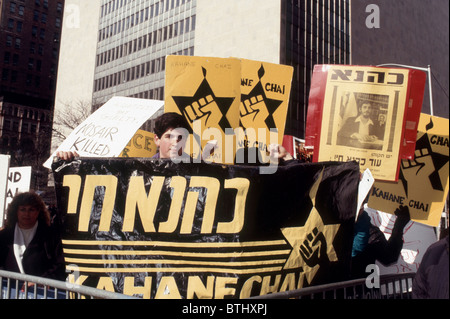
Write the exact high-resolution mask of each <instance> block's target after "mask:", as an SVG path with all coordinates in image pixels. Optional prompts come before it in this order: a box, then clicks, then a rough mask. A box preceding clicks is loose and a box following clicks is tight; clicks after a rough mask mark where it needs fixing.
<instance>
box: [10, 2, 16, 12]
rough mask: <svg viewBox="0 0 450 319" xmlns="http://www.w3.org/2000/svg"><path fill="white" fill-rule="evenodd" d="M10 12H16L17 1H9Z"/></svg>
mask: <svg viewBox="0 0 450 319" xmlns="http://www.w3.org/2000/svg"><path fill="white" fill-rule="evenodd" d="M9 12H10V13H15V12H16V3H15V2H10V3H9Z"/></svg>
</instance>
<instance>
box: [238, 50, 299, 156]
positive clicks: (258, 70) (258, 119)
mask: <svg viewBox="0 0 450 319" xmlns="http://www.w3.org/2000/svg"><path fill="white" fill-rule="evenodd" d="M241 63H242V64H241V105H240V108H239V124H240V126H241V127H242V128H243V129H244V130H245V133H247V134H242V135H241V136H239V140H238V147H239V148H242V147H244V146H247V147H249V148H252V147H256V148H258V150H259V153H260V156H261V159H262V161H263V162H265V163H266V162H268V154H269V152H268V145H270V144H280V145H281V144H282V143H283V136H284V128H285V125H286V115H287V109H288V105H289V96H290V93H291V82H292V75H293V72H294V69H293V67H292V66H288V65H279V64H273V63H267V62H259V61H252V60H246V59H241ZM271 130H272V132H271ZM244 143H245V144H244Z"/></svg>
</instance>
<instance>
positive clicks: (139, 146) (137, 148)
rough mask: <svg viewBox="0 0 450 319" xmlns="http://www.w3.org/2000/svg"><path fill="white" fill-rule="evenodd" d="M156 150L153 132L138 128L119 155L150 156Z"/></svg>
mask: <svg viewBox="0 0 450 319" xmlns="http://www.w3.org/2000/svg"><path fill="white" fill-rule="evenodd" d="M157 150H158V147H157V146H156V144H155V133H152V132H147V131H144V130H138V131H137V132H136V133H135V134H134V135H133V137H132V138H131V140H130V141H129V142H128V144H127V146H126V147H125V148H124V149H123V151H122V153H120V155H119V157H152V156H153V155H155V154H156V152H157Z"/></svg>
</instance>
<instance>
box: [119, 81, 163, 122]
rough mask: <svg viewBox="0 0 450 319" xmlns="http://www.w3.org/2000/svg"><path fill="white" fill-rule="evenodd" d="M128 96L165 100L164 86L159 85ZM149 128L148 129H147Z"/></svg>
mask: <svg viewBox="0 0 450 319" xmlns="http://www.w3.org/2000/svg"><path fill="white" fill-rule="evenodd" d="M128 97H134V98H138V99H150V100H161V101H163V100H164V87H163V86H162V87H159V88H155V89H151V90H148V91H145V92H140V93H136V94H132V95H130V96H128ZM147 130H148V129H147Z"/></svg>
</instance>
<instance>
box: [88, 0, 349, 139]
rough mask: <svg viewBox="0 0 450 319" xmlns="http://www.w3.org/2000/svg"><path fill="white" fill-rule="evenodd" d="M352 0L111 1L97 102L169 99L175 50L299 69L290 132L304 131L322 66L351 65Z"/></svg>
mask: <svg viewBox="0 0 450 319" xmlns="http://www.w3.org/2000/svg"><path fill="white" fill-rule="evenodd" d="M349 7H350V5H349V1H347V0H314V1H301V0H292V1H285V0H282V1H274V0H247V1H237V0H231V1H219V0H159V1H155V0H135V1H129V0H128V1H127V0H103V1H102V4H101V10H100V12H101V13H100V22H99V32H98V45H97V55H96V65H95V80H94V93H93V103H94V104H95V105H101V104H103V103H104V102H106V101H107V100H108V99H109V98H110V97H111V96H114V95H123V96H132V97H139V98H149V99H164V71H165V57H166V56H167V55H197V56H215V57H238V58H246V59H253V60H259V61H266V62H272V63H281V64H288V65H292V66H294V69H295V72H294V77H293V84H292V93H291V102H290V103H291V104H290V107H289V114H288V116H287V123H286V131H285V133H286V134H290V135H295V136H298V137H303V136H304V122H305V118H306V105H307V98H308V93H309V82H310V76H311V72H312V69H313V66H314V64H317V63H349V58H350V52H349V48H350V32H349V22H350V9H349Z"/></svg>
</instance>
